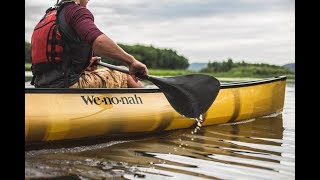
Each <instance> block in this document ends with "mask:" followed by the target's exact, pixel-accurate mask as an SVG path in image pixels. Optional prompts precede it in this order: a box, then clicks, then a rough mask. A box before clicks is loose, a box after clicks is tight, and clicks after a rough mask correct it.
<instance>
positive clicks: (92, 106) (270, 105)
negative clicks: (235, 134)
mask: <svg viewBox="0 0 320 180" xmlns="http://www.w3.org/2000/svg"><path fill="white" fill-rule="evenodd" d="M285 86H286V78H285V77H278V78H270V79H264V80H261V81H254V82H244V83H228V84H222V86H221V90H220V92H219V94H218V96H217V98H216V100H215V101H214V103H213V104H212V106H211V107H210V109H209V110H208V111H207V113H205V114H204V115H203V123H202V125H203V126H206V125H213V124H222V123H229V122H238V121H243V120H248V119H253V118H256V117H261V116H265V115H270V114H273V113H281V112H282V110H283V105H284V95H285ZM196 124H197V121H195V120H194V119H189V118H185V117H183V116H182V115H180V114H178V113H177V112H176V111H175V110H174V109H173V108H172V107H171V105H170V104H169V103H168V101H167V99H166V98H165V96H164V94H163V93H162V92H161V91H160V90H157V89H149V90H148V89H121V90H119V89H104V90H101V89H99V90H97V89H90V90H88V89H82V90H81V89H78V90H70V89H51V90H47V89H32V88H30V89H26V93H25V140H26V142H39V141H40V142H41V141H55V140H66V139H80V138H87V137H95V136H108V135H112V134H131V133H145V132H159V131H167V130H174V129H182V128H190V127H194V126H195V125H196Z"/></svg>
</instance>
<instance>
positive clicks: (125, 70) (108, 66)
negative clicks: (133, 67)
mask: <svg viewBox="0 0 320 180" xmlns="http://www.w3.org/2000/svg"><path fill="white" fill-rule="evenodd" d="M98 64H99V65H101V66H104V67H107V68H110V69H113V70H116V71H120V72H123V73H126V74H129V70H128V69H125V68H121V67H119V66H115V65H112V64H108V63H105V62H101V61H98Z"/></svg>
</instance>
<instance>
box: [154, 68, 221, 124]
mask: <svg viewBox="0 0 320 180" xmlns="http://www.w3.org/2000/svg"><path fill="white" fill-rule="evenodd" d="M148 80H150V81H151V82H153V83H154V84H155V85H156V86H158V87H159V89H161V90H162V91H163V93H164V95H165V96H166V98H167V100H168V101H169V103H170V104H171V106H172V107H173V108H174V109H175V110H176V111H177V112H178V113H180V114H181V115H184V116H186V117H188V118H199V117H200V115H201V114H203V113H205V112H207V110H208V109H209V108H210V106H211V105H212V103H213V101H214V100H215V98H216V97H217V95H218V93H219V90H220V82H219V81H218V80H217V79H216V78H214V77H212V76H209V75H204V74H190V75H183V76H174V77H154V76H149V77H148Z"/></svg>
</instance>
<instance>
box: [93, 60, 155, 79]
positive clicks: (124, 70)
mask: <svg viewBox="0 0 320 180" xmlns="http://www.w3.org/2000/svg"><path fill="white" fill-rule="evenodd" d="M97 64H99V65H101V66H104V67H107V68H110V69H112V70H116V71H120V72H123V73H126V74H130V72H129V69H127V68H122V67H119V66H115V65H112V64H108V63H105V62H101V61H98V62H97ZM135 76H137V77H138V78H140V79H149V76H148V75H139V73H137V74H135Z"/></svg>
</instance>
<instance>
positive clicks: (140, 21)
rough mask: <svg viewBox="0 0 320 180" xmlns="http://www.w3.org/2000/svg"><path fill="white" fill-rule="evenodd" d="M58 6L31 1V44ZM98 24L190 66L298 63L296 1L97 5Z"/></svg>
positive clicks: (95, 0) (165, 0)
mask: <svg viewBox="0 0 320 180" xmlns="http://www.w3.org/2000/svg"><path fill="white" fill-rule="evenodd" d="M55 2H56V0H47V1H44V0H26V1H25V10H26V11H25V40H26V41H28V42H30V39H31V34H32V30H33V27H34V26H35V25H36V24H37V22H38V21H39V19H40V18H41V17H42V16H43V13H44V12H45V10H46V9H47V8H48V7H50V6H52V5H53V4H54V3H55ZM87 8H88V9H89V10H90V11H91V12H92V13H93V15H94V16H95V23H96V25H97V26H98V28H100V30H101V31H103V32H104V33H105V34H107V35H108V36H109V37H110V38H112V39H113V40H114V41H115V42H117V43H123V44H128V45H134V44H142V45H153V46H154V47H157V48H170V49H173V50H176V51H177V53H178V54H179V55H183V56H184V57H186V58H187V59H189V62H190V63H192V62H208V61H209V60H211V61H217V60H219V61H220V60H226V59H227V58H229V57H230V58H232V59H233V60H234V61H236V62H237V61H241V60H245V61H246V62H251V63H269V64H276V65H284V64H286V63H292V62H295V1H294V0H179V1H177V0H160V1H158V0H157V1H155V0H154V1H151V0H117V1H115V0H91V1H89V3H88V6H87Z"/></svg>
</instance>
